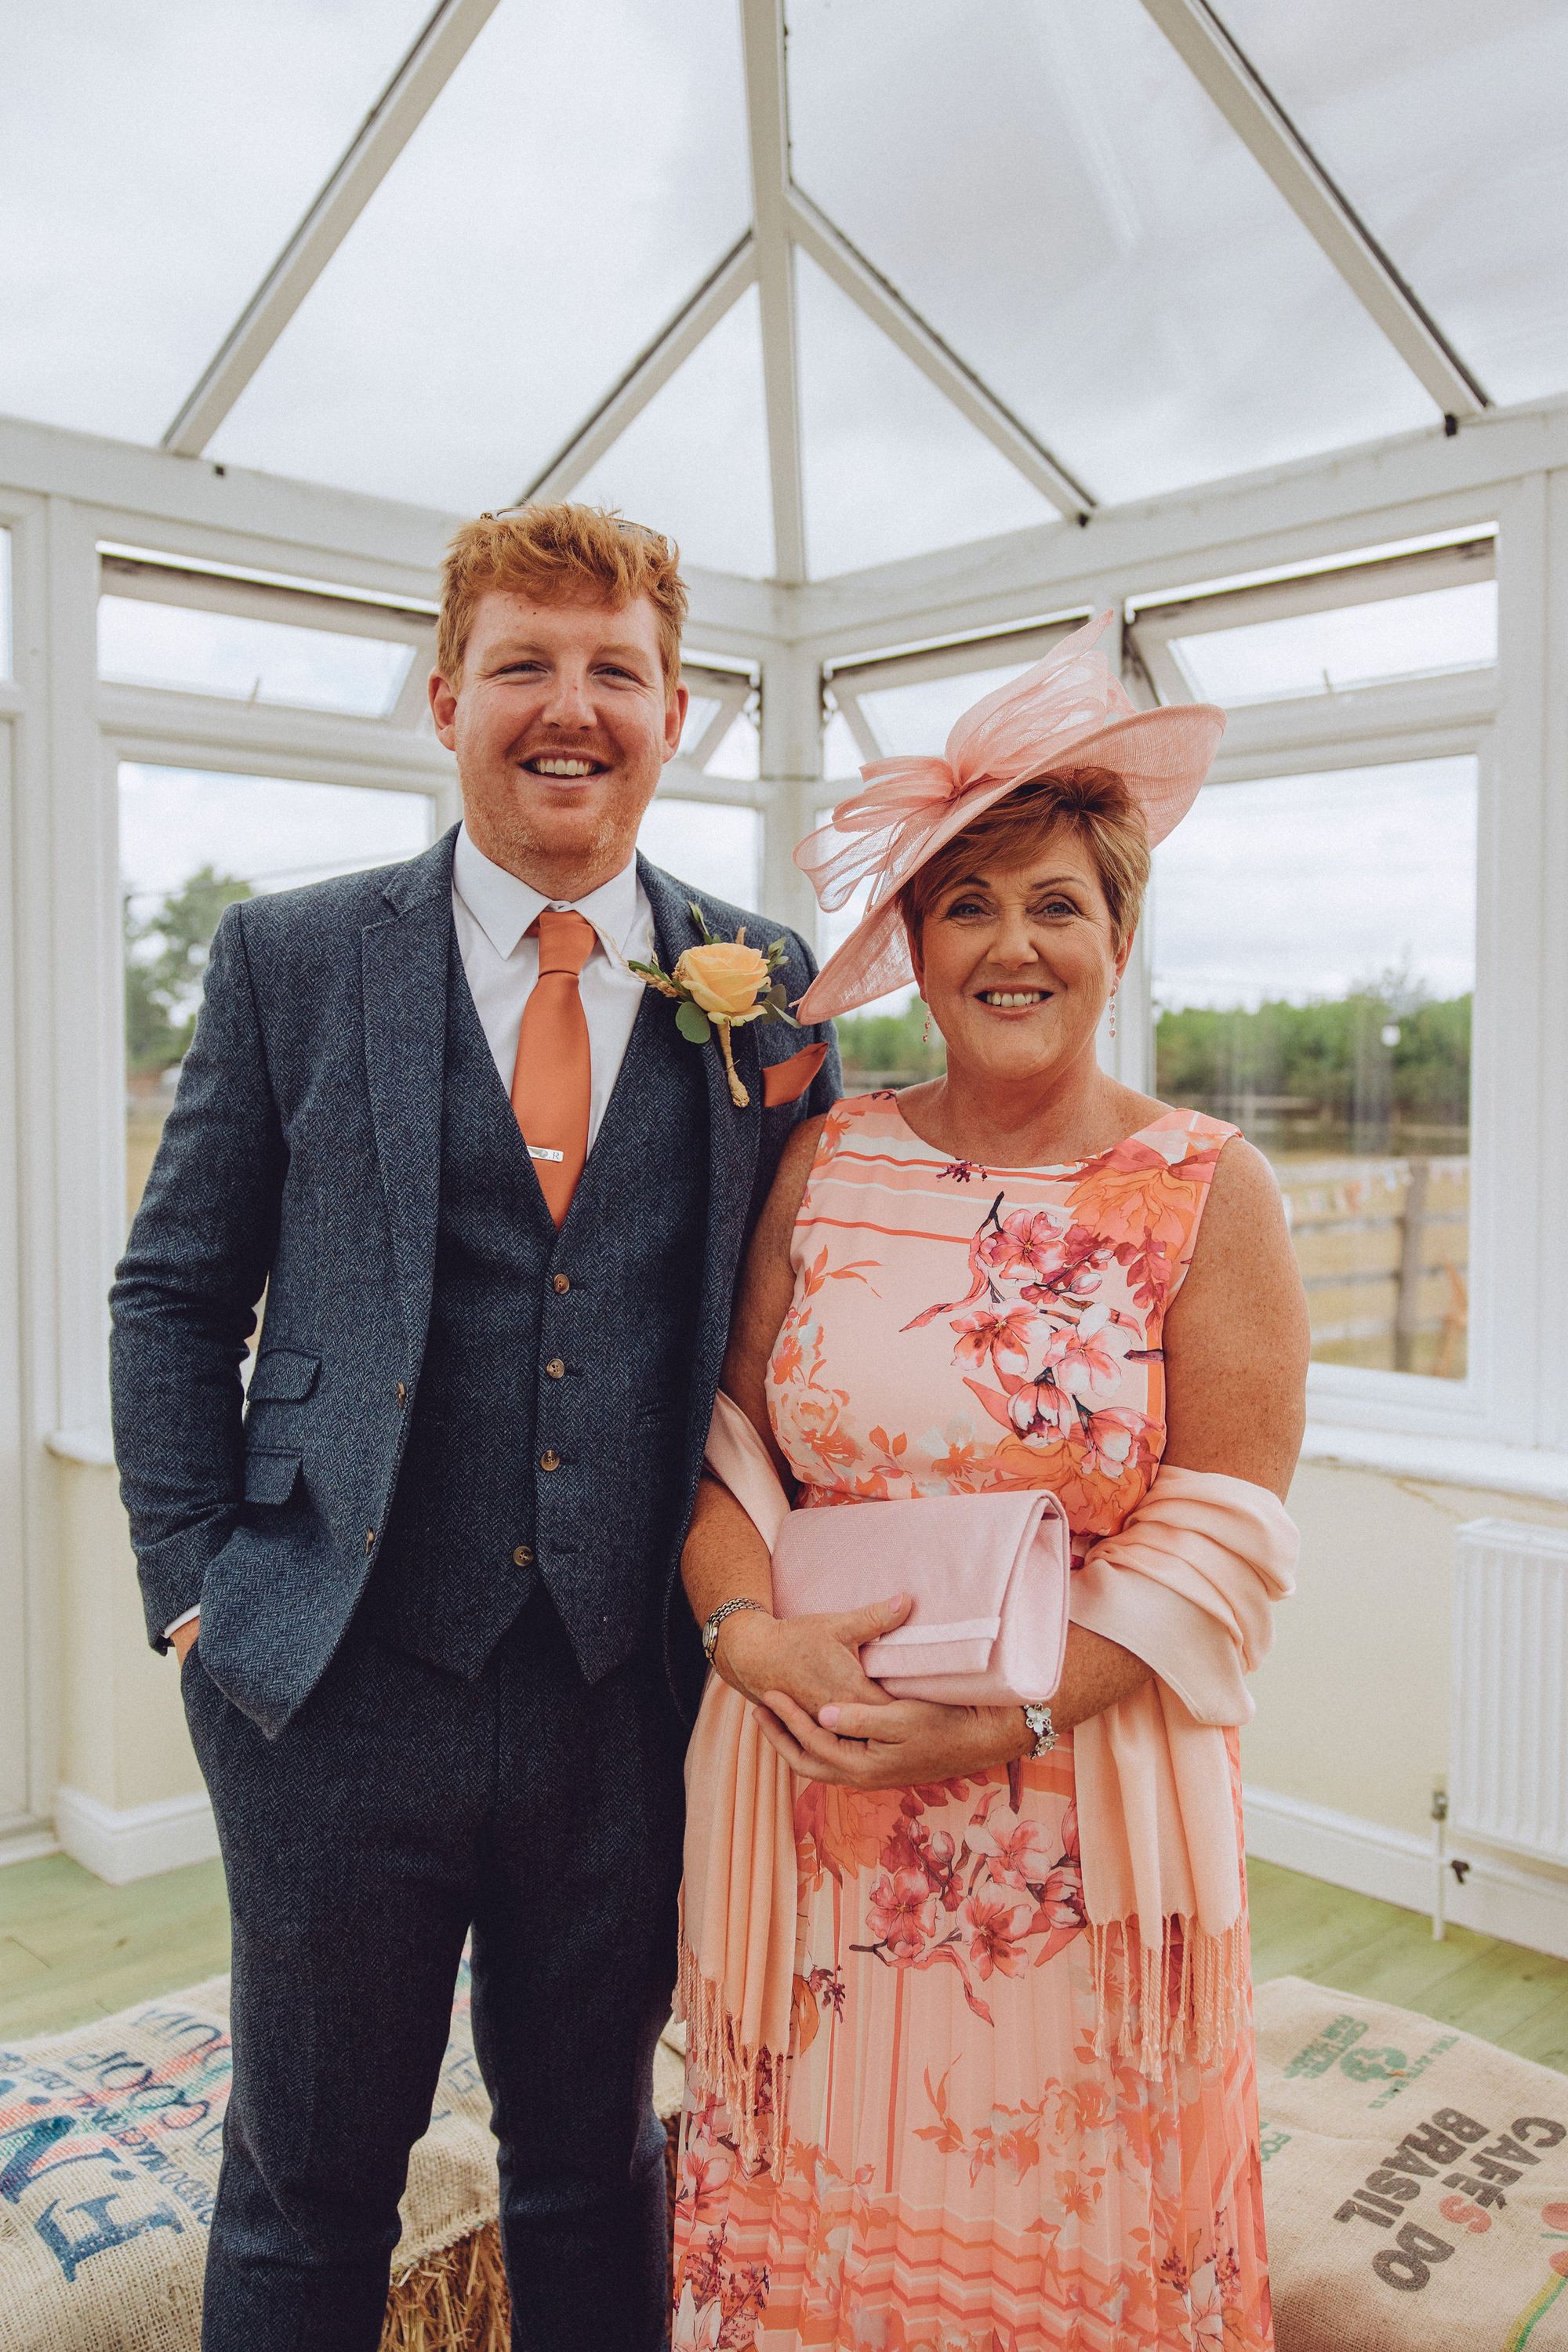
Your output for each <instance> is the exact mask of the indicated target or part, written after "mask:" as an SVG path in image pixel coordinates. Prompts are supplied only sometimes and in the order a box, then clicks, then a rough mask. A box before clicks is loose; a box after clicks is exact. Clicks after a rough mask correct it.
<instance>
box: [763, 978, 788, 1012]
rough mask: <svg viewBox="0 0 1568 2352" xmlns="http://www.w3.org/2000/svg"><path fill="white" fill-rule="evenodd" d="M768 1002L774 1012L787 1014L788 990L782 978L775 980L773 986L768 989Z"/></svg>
mask: <svg viewBox="0 0 1568 2352" xmlns="http://www.w3.org/2000/svg"><path fill="white" fill-rule="evenodd" d="M768 1003H770V1004H771V1005H772V1007H773V1011H774V1012H775V1013H783V1014H785V1015H787V1013H788V1012H789V991H788V989H787V988H786V987H785V986H784V982H783V981H782V980H775V981H774V982H773V986H772V987H771V988H770V989H769V991H768Z"/></svg>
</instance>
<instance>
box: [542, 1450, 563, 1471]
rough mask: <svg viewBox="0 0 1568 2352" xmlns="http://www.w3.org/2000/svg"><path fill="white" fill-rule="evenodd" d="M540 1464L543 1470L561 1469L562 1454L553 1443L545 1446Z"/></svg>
mask: <svg viewBox="0 0 1568 2352" xmlns="http://www.w3.org/2000/svg"><path fill="white" fill-rule="evenodd" d="M539 1466H540V1468H541V1469H542V1470H559V1469H560V1467H561V1456H560V1455H559V1454H557V1452H556V1451H555V1448H554V1447H553V1445H547V1446H546V1447H545V1449H544V1451H543V1453H542V1454H541V1455H540V1457H539Z"/></svg>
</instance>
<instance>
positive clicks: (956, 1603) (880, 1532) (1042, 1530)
mask: <svg viewBox="0 0 1568 2352" xmlns="http://www.w3.org/2000/svg"><path fill="white" fill-rule="evenodd" d="M1071 1564H1072V1563H1071V1552H1070V1548H1069V1542H1068V1523H1067V1517H1066V1515H1065V1513H1064V1512H1063V1510H1062V1507H1061V1505H1060V1504H1059V1503H1058V1500H1057V1498H1056V1496H1054V1495H1052V1494H1049V1493H1047V1492H1046V1491H1045V1490H1044V1489H1042V1488H1038V1487H1036V1488H1032V1489H1028V1490H1026V1491H1023V1492H1020V1493H1016V1494H1005V1495H942V1496H919V1497H917V1498H916V1499H915V1500H914V1501H913V1502H903V1503H839V1504H835V1505H832V1506H830V1507H827V1508H826V1509H821V1510H815V1511H791V1512H790V1514H789V1516H788V1517H787V1518H786V1519H785V1520H784V1525H783V1527H782V1528H780V1530H779V1533H778V1536H777V1538H776V1539H775V1541H774V1544H773V1607H774V1609H775V1611H776V1612H778V1614H779V1615H780V1616H781V1617H810V1616H816V1615H817V1614H819V1613H837V1612H839V1611H842V1610H847V1609H861V1608H864V1607H866V1606H867V1605H868V1603H870V1602H872V1601H886V1600H887V1599H889V1596H890V1595H891V1594H893V1593H895V1592H907V1593H909V1594H910V1595H911V1596H912V1599H913V1601H914V1606H913V1608H912V1609H911V1610H910V1613H909V1616H908V1617H907V1618H906V1619H905V1621H904V1622H903V1623H902V1624H901V1625H899V1626H896V1627H895V1628H894V1630H893V1631H892V1633H885V1634H884V1635H883V1636H882V1637H881V1639H880V1640H879V1641H876V1642H868V1643H867V1644H866V1646H865V1648H864V1649H863V1650H862V1651H861V1653H860V1663H861V1664H862V1665H863V1666H864V1667H865V1669H866V1672H867V1673H868V1675H871V1676H872V1678H873V1679H874V1680H875V1681H877V1682H879V1683H880V1684H881V1685H882V1687H883V1688H884V1690H886V1691H887V1693H888V1695H889V1697H890V1698H919V1699H934V1700H936V1701H937V1702H938V1703H939V1704H941V1705H944V1706H1003V1705H1005V1704H1007V1703H1009V1702H1016V1703H1017V1704H1018V1705H1020V1706H1022V1705H1024V1704H1026V1702H1028V1701H1030V1700H1033V1699H1048V1698H1049V1697H1050V1696H1051V1694H1052V1693H1053V1692H1054V1691H1055V1689H1056V1687H1057V1685H1058V1683H1059V1682H1060V1680H1061V1675H1062V1661H1063V1658H1064V1656H1065V1654H1066V1650H1067V1634H1068V1573H1069V1570H1070V1568H1071Z"/></svg>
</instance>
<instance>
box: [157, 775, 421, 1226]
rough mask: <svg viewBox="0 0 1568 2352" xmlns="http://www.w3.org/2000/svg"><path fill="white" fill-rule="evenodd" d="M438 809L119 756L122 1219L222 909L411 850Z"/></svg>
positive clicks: (399, 797)
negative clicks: (122, 964) (148, 764)
mask: <svg viewBox="0 0 1568 2352" xmlns="http://www.w3.org/2000/svg"><path fill="white" fill-rule="evenodd" d="M435 816H436V812H435V803H433V802H432V800H431V799H430V798H429V796H428V795H427V794H426V793H384V792H374V791H366V790H362V789H361V788H360V787H359V786H358V785H354V784H304V783H298V782H292V781H289V780H285V779H283V778H280V777H276V776H231V775H223V774H216V773H209V772H203V771H197V770H194V769H188V768H153V767H141V766H137V765H134V764H132V762H130V761H127V762H125V763H123V764H122V765H121V770H120V887H121V896H122V899H123V904H124V920H125V1087H126V1093H125V1121H126V1127H125V1180H126V1213H127V1215H132V1214H133V1213H134V1212H135V1208H136V1203H137V1202H138V1201H140V1199H141V1198H142V1186H143V1185H144V1184H145V1183H146V1181H147V1173H148V1171H149V1169H150V1168H151V1167H152V1165H153V1153H154V1152H155V1151H156V1150H157V1148H158V1138H159V1136H160V1135H161V1134H162V1132H163V1120H164V1118H165V1116H166V1114H167V1112H168V1108H169V1105H170V1103H171V1102H172V1101H173V1100H174V1083H175V1080H176V1078H177V1076H178V1074H179V1066H180V1062H181V1060H182V1058H183V1056H184V1052H185V1049H186V1047H187V1045H189V1043H190V1034H191V1026H192V1024H193V1021H194V1019H195V1010H196V1006H197V1003H199V1001H200V997H201V982H202V975H203V973H204V972H205V970H206V961H207V949H208V947H209V945H210V943H211V940H212V935H213V932H214V931H215V929H216V928H217V921H218V918H219V916H220V915H221V914H222V913H223V910H224V908H225V907H226V906H227V905H228V904H229V903H230V901H231V900H232V899H235V898H253V897H255V896H257V895H258V894H259V893H260V892H263V891H268V890H289V889H293V888H295V887H297V886H298V885H300V884H301V883H305V882H323V881H325V880H326V879H327V878H328V877H330V876H331V875H334V874H351V873H354V872H357V871H360V870H362V869H363V868H364V867H366V866H384V865H390V864H392V863H393V862H394V861H395V860H396V859H399V858H404V857H413V856H417V854H418V852H419V851H420V850H421V849H425V848H426V847H428V845H429V844H430V842H431V840H432V839H433V838H434V832H435Z"/></svg>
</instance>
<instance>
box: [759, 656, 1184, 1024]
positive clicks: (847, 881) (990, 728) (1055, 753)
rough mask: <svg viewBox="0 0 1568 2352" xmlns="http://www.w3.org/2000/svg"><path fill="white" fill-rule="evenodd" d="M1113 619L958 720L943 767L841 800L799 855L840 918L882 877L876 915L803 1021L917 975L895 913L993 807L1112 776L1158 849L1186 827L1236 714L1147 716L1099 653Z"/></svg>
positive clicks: (874, 898)
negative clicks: (901, 899) (1072, 780)
mask: <svg viewBox="0 0 1568 2352" xmlns="http://www.w3.org/2000/svg"><path fill="white" fill-rule="evenodd" d="M1109 623H1110V614H1109V613H1101V614H1100V615H1099V616H1098V618H1097V619H1095V620H1092V621H1086V622H1085V624H1084V625H1083V627H1082V628H1081V629H1075V630H1074V631H1073V634H1072V635H1071V636H1070V637H1067V638H1064V640H1063V642H1062V643H1061V644H1060V645H1059V646H1057V647H1056V649H1055V651H1054V652H1052V653H1049V654H1047V656H1046V657H1045V659H1044V661H1039V662H1037V663H1036V664H1035V666H1034V667H1033V668H1032V669H1026V671H1025V672H1024V674H1023V676H1022V677H1016V678H1014V679H1013V681H1012V683H1011V684H1010V685H1007V686H1002V687H998V688H997V689H996V691H995V692H994V694H988V695H986V696H985V698H984V700H983V701H980V702H977V703H975V704H974V706H973V709H969V710H966V711H965V712H964V713H963V717H962V718H961V719H958V720H957V721H956V722H955V724H954V726H953V730H952V733H951V735H949V737H948V739H947V745H946V749H945V751H944V752H943V753H942V757H941V758H940V759H939V758H935V757H921V758H914V757H899V758H895V759H890V760H873V761H870V762H869V764H868V766H866V767H864V768H862V769H861V771H860V773H861V776H862V777H863V778H864V780H865V785H866V789H865V791H864V792H859V793H853V794H852V795H851V796H850V798H849V799H848V800H847V801H840V802H839V803H838V806H837V808H836V809H835V810H834V812H833V814H832V816H831V818H830V819H829V821H828V822H827V824H825V825H822V826H820V827H819V828H818V830H817V831H816V833H813V834H808V835H807V836H806V838H805V840H804V841H803V842H802V843H801V845H800V847H799V848H798V849H797V850H796V851H795V864H796V865H797V866H800V867H801V868H802V870H803V871H804V872H805V874H806V875H807V876H808V877H809V878H810V881H811V886H812V887H813V889H814V890H815V891H816V896H817V900H818V903H819V904H820V905H821V906H822V907H824V908H826V909H827V910H828V911H829V912H832V911H833V910H835V909H836V908H839V907H842V906H845V905H847V902H848V900H849V899H850V898H853V896H854V894H855V892H856V890H857V889H858V887H859V886H860V885H861V883H863V882H864V881H866V880H867V879H868V878H869V880H870V883H871V894H870V900H869V904H868V908H867V911H866V913H865V915H864V916H863V917H862V919H861V920H860V921H859V923H858V924H857V926H856V928H855V929H854V930H853V931H852V932H851V933H850V935H849V937H848V938H847V940H845V942H844V945H843V946H842V947H841V948H840V949H839V950H838V951H837V954H836V955H834V956H832V957H830V958H829V960H828V961H827V962H826V964H825V965H824V966H823V968H822V970H821V971H819V972H818V974H817V976H816V979H815V980H814V981H813V982H812V984H811V986H810V987H809V988H808V989H807V990H806V992H805V996H804V997H803V998H802V999H801V1002H800V1004H799V1006H798V1007H797V1008H796V1009H797V1012H798V1014H799V1017H800V1018H801V1020H803V1021H808V1022H809V1021H826V1020H829V1019H831V1018H832V1016H833V1015H834V1014H836V1013H848V1012H851V1011H853V1009H854V1007H855V1006H856V1005H858V1004H867V1003H870V1001H871V1000H872V999H873V998H874V997H878V996H885V995H887V993H888V992H889V990H891V989H895V988H902V987H903V986H905V984H906V983H907V982H910V981H912V980H913V978H914V976H915V975H914V968H913V966H912V965H911V963H910V950H909V940H908V939H907V937H906V935H905V931H904V924H903V917H902V916H901V914H900V911H899V908H898V905H897V903H896V901H897V898H898V894H899V892H900V890H901V889H902V888H903V886H904V884H905V883H906V882H907V881H908V880H909V879H910V876H911V875H912V874H917V873H918V872H919V871H920V869H921V866H924V865H925V864H926V862H927V861H928V859H930V858H931V857H933V856H935V854H936V852H937V851H938V850H939V849H941V848H942V846H943V845H944V844H945V843H947V842H949V841H951V840H952V836H953V835H954V834H956V833H962V832H963V828H964V826H965V825H968V824H973V822H974V820H975V818H976V817H977V816H980V815H983V814H984V812H985V810H987V809H988V808H990V807H991V806H992V805H993V803H995V802H996V801H999V800H1001V799H1003V798H1004V796H1005V794H1006V793H1010V792H1014V791H1016V789H1017V787H1018V786H1019V785H1020V784H1025V783H1029V782H1034V781H1035V780H1037V778H1039V777H1042V776H1070V775H1073V774H1076V773H1078V772H1081V771H1082V770H1084V769H1086V768H1105V769H1109V770H1110V772H1111V774H1113V775H1115V776H1117V777H1119V778H1120V779H1121V782H1122V783H1123V784H1124V785H1125V786H1126V788H1127V791H1128V792H1129V793H1130V794H1131V797H1132V799H1133V801H1134V802H1135V803H1136V804H1137V806H1138V807H1139V808H1140V809H1142V813H1143V822H1144V824H1145V825H1146V826H1147V828H1148V833H1149V841H1150V845H1151V846H1152V845H1153V844H1154V843H1155V842H1157V841H1163V839H1164V838H1165V835H1167V834H1168V833H1169V832H1170V831H1171V830H1172V828H1173V826H1175V825H1176V824H1179V823H1180V822H1181V820H1182V818H1183V817H1184V816H1185V814H1186V813H1187V811H1188V809H1189V808H1191V806H1192V804H1193V803H1194V800H1195V799H1196V797H1197V794H1198V790H1199V787H1200V786H1201V785H1202V783H1203V781H1204V778H1205V776H1206V775H1207V773H1208V772H1209V767H1210V764H1211V762H1212V761H1213V759H1214V755H1215V751H1216V750H1217V748H1218V745H1219V739H1220V737H1221V735H1222V734H1223V733H1224V732H1225V713H1224V711H1223V710H1220V709H1216V708H1215V705H1214V704H1213V703H1209V702H1191V703H1179V704H1176V705H1175V706H1173V708H1171V709H1163V710H1139V709H1135V708H1134V706H1133V702H1132V698H1131V696H1130V695H1129V694H1128V692H1127V689H1126V688H1125V687H1124V686H1123V685H1122V684H1121V679H1120V678H1119V677H1116V676H1115V675H1114V673H1113V672H1112V670H1111V667H1110V663H1109V662H1108V661H1107V660H1106V658H1105V656H1104V655H1103V654H1102V653H1101V652H1100V637H1101V636H1102V635H1103V634H1104V632H1105V629H1106V627H1107V625H1108V624H1109Z"/></svg>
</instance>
